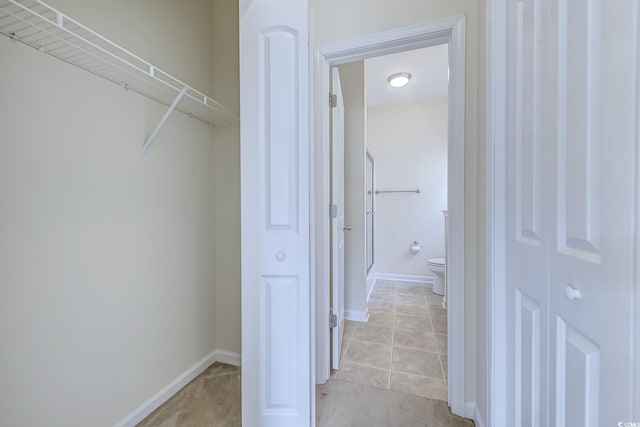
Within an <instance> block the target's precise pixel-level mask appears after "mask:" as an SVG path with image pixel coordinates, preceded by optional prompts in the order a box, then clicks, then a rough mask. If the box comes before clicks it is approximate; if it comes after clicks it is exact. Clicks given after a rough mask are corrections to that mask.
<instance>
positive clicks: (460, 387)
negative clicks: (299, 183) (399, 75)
mask: <svg viewBox="0 0 640 427" xmlns="http://www.w3.org/2000/svg"><path fill="white" fill-rule="evenodd" d="M465 34H466V32H465V16H463V15H461V16H453V17H449V18H445V19H441V20H437V21H432V22H428V23H425V24H420V25H415V26H410V27H405V28H399V29H394V30H390V31H385V32H381V33H375V34H371V35H367V36H363V37H356V38H351V39H347V40H343V41H339V42H335V43H330V44H325V45H322V46H318V47H316V48H315V49H314V50H313V53H312V57H313V58H312V61H313V73H314V74H313V82H314V83H313V90H314V105H313V110H314V143H313V145H314V147H313V152H312V157H313V159H312V161H311V163H312V164H313V168H314V177H313V179H314V184H313V189H314V202H315V206H314V207H313V210H314V216H315V228H314V230H312V233H314V235H315V236H314V237H315V239H314V240H315V248H314V255H315V261H316V265H315V284H316V294H315V298H316V307H315V308H316V316H315V321H316V328H315V335H316V337H315V340H316V341H315V347H316V351H315V361H316V369H315V375H316V382H317V383H324V382H326V381H327V380H328V378H329V372H330V364H329V358H328V356H329V323H328V308H329V286H330V284H329V274H328V272H329V269H328V260H329V257H330V253H329V250H330V245H329V234H328V230H329V211H328V207H329V191H328V186H329V180H328V174H329V143H330V142H329V96H328V94H329V69H330V67H331V66H335V65H339V64H344V63H347V62H352V61H358V60H362V59H365V58H370V57H375V56H380V55H386V54H391V53H397V52H402V51H406V50H411V49H418V48H423V47H429V46H435V45H439V44H445V43H447V44H448V45H449V64H450V81H449V148H448V150H449V153H448V155H449V157H448V162H449V167H448V175H449V177H448V178H449V179H448V189H447V190H448V191H447V192H448V198H449V200H448V207H447V208H448V210H449V214H450V220H451V223H450V224H451V227H450V231H451V232H450V234H449V243H450V245H449V253H448V257H447V263H448V264H449V266H450V268H449V271H450V274H449V276H448V281H449V294H448V295H449V301H450V307H451V308H452V309H449V310H448V325H449V331H450V332H449V341H448V347H449V348H448V354H449V357H448V360H449V405H450V406H451V410H452V412H453V413H454V414H457V415H461V416H468V414H466V408H465V377H466V372H465V327H464V325H465V289H464V286H465V272H464V266H465V260H464V232H465V231H464V214H465V211H464V194H465V191H464V190H465V188H464V155H465V150H464V148H465V140H464V138H465V134H464V129H465V53H466V48H465Z"/></svg>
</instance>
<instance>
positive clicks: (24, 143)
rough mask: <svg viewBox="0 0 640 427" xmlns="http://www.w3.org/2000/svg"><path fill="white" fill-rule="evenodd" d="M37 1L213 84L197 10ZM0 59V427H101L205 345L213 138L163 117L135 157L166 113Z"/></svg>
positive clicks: (166, 2)
mask: <svg viewBox="0 0 640 427" xmlns="http://www.w3.org/2000/svg"><path fill="white" fill-rule="evenodd" d="M50 3H51V4H52V5H53V6H54V7H58V8H60V9H61V10H62V11H63V12H65V13H67V14H69V15H70V16H72V17H74V18H76V19H78V20H80V21H81V22H83V23H85V24H86V25H88V26H89V27H93V28H95V29H96V30H98V31H100V32H102V33H104V34H105V35H106V36H108V37H111V38H113V39H114V40H115V41H117V42H118V43H121V44H123V45H125V46H127V47H129V48H130V49H131V50H132V51H134V52H136V53H138V54H140V55H141V56H143V57H146V58H148V59H149V60H150V61H151V62H154V63H156V64H157V65H158V66H160V67H162V68H164V69H166V70H167V71H168V72H171V73H174V74H175V75H176V76H177V77H179V78H181V79H184V80H186V81H188V82H189V83H191V84H192V85H193V86H194V87H196V88H198V89H200V90H202V91H204V92H211V91H212V89H213V87H214V86H215V84H214V82H213V79H212V75H213V74H214V52H213V50H212V48H211V38H212V30H211V28H212V25H211V23H212V14H213V7H212V2H211V1H210V0H193V1H190V2H175V1H170V0H139V1H136V2H130V1H126V0H113V1H110V2H104V1H98V0H51V1H50ZM0 57H1V58H2V67H0V80H1V81H2V82H3V84H2V85H0V128H1V129H2V133H1V143H0V200H1V209H0V283H1V286H0V339H1V342H2V345H1V346H2V350H1V351H0V378H2V382H1V383H0V425H7V426H37V425H47V426H87V425H91V426H109V425H113V424H114V423H115V422H117V421H118V420H119V419H121V418H122V417H124V416H125V415H127V414H128V413H130V412H131V411H132V410H134V409H135V408H136V407H137V406H138V405H140V404H141V403H142V402H143V401H144V400H146V399H147V398H149V397H150V396H151V395H152V394H154V393H156V392H157V391H159V390H160V389H161V388H162V387H164V386H165V385H167V384H168V383H169V382H170V381H172V380H174V379H175V378H176V377H177V376H178V375H179V374H181V373H183V372H184V371H185V370H186V369H187V368H189V367H190V366H192V365H193V364H194V363H196V362H197V361H199V360H200V359H201V358H203V357H204V356H206V355H208V354H210V353H211V352H212V351H213V350H214V349H215V348H216V287H215V278H216V271H215V266H216V262H215V256H216V227H215V225H216V222H215V217H216V215H217V209H216V208H217V205H218V204H220V203H222V202H218V201H217V200H216V190H217V187H216V178H217V171H216V169H215V165H216V162H217V160H216V154H217V146H216V141H215V139H216V137H215V133H214V131H213V129H211V128H210V127H207V126H205V125H203V124H202V123H200V122H198V121H195V120H191V119H188V118H187V117H185V116H183V115H181V114H179V113H177V114H174V115H172V116H171V118H170V119H169V120H168V122H167V124H166V125H165V127H164V128H163V129H162V131H161V132H160V134H159V135H158V138H157V140H156V141H155V143H154V145H153V146H152V147H151V150H150V153H149V154H148V155H144V154H143V153H142V148H141V147H142V143H143V142H144V139H145V137H146V136H147V135H148V133H149V132H150V130H151V129H152V128H153V126H155V124H156V123H157V120H158V119H159V118H160V116H161V115H162V114H163V112H164V111H165V109H166V107H164V106H161V105H158V104H156V103H154V102H152V101H148V100H146V99H144V98H142V97H140V96H138V95H136V94H134V93H131V92H125V91H123V90H121V89H119V88H118V87H116V86H114V85H113V84H111V83H109V82H106V81H104V80H102V79H100V78H97V77H95V76H92V75H90V74H88V73H86V72H83V71H81V70H78V69H76V68H74V67H72V66H69V65H67V64H65V63H62V62H60V61H58V60H55V59H53V58H50V57H48V56H46V55H43V54H41V53H39V52H37V51H35V50H33V49H31V48H27V47H25V46H22V45H20V44H13V43H11V42H9V41H8V40H7V39H5V38H0ZM219 60H220V58H218V61H219ZM229 188H230V189H229V191H230V192H233V191H235V190H234V187H233V186H231V187H229ZM229 198H231V199H233V197H229ZM226 200H227V199H225V201H226Z"/></svg>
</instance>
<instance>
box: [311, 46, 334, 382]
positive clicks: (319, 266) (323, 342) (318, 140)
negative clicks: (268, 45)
mask: <svg viewBox="0 0 640 427" xmlns="http://www.w3.org/2000/svg"><path fill="white" fill-rule="evenodd" d="M313 58H314V67H313V87H314V93H315V94H316V95H315V96H314V100H313V105H314V117H315V120H313V159H312V161H311V163H312V164H313V165H314V177H313V181H314V182H313V183H312V185H311V186H310V187H311V188H312V189H313V199H312V200H313V201H314V203H315V206H314V208H313V209H312V210H313V211H314V213H315V222H314V223H313V224H315V248H314V259H315V283H316V285H315V289H316V292H315V299H316V301H315V308H316V310H315V317H316V322H315V346H316V347H315V348H316V350H315V357H316V364H315V373H316V379H315V383H316V384H324V383H326V382H327V381H328V380H329V375H330V374H331V359H330V357H329V348H330V346H331V344H330V337H331V334H330V331H329V322H328V320H327V319H329V304H330V297H329V295H330V294H329V292H330V290H329V287H330V280H329V271H330V256H331V249H330V248H331V245H330V218H329V205H330V202H329V200H330V198H329V185H325V184H324V183H325V182H327V183H328V181H329V145H328V144H325V141H327V140H328V138H329V136H328V134H327V131H328V129H329V115H328V114H322V113H321V112H323V111H324V112H326V111H328V110H329V97H328V96H318V94H319V93H321V92H322V90H323V88H325V87H326V88H328V87H329V65H328V64H327V61H326V60H325V58H324V56H322V55H321V54H320V53H319V52H318V51H316V52H314V53H313ZM326 93H329V92H328V89H327V92H326ZM318 115H321V116H322V122H321V123H320V122H318V121H317V116H318Z"/></svg>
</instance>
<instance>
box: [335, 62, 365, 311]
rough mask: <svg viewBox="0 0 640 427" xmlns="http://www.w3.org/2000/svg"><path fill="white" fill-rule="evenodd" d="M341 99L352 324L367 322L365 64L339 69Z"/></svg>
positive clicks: (348, 302)
mask: <svg viewBox="0 0 640 427" xmlns="http://www.w3.org/2000/svg"><path fill="white" fill-rule="evenodd" d="M338 69H339V71H340V83H341V85H342V95H343V97H344V173H345V175H344V185H345V186H344V201H345V203H344V206H345V209H344V212H345V221H344V222H345V225H350V226H351V227H352V228H351V231H346V232H345V244H344V246H345V255H344V259H345V311H346V313H347V318H350V319H352V320H354V319H360V320H364V319H366V308H367V267H366V249H365V240H366V230H365V217H364V214H365V211H366V205H365V191H366V189H365V181H364V180H365V159H366V157H365V156H366V148H365V143H366V138H367V135H366V133H367V129H366V124H367V111H366V110H367V109H366V95H365V78H364V61H357V62H352V63H349V64H344V65H340V66H339V67H338Z"/></svg>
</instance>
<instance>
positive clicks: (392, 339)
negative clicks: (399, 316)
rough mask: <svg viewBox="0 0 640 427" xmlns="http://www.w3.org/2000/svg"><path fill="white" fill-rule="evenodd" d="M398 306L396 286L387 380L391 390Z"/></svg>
mask: <svg viewBox="0 0 640 427" xmlns="http://www.w3.org/2000/svg"><path fill="white" fill-rule="evenodd" d="M397 307H398V288H397V287H396V288H395V298H394V300H393V328H392V329H391V356H390V357H389V375H388V380H387V390H391V369H392V367H393V341H394V339H395V335H396V308H397Z"/></svg>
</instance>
